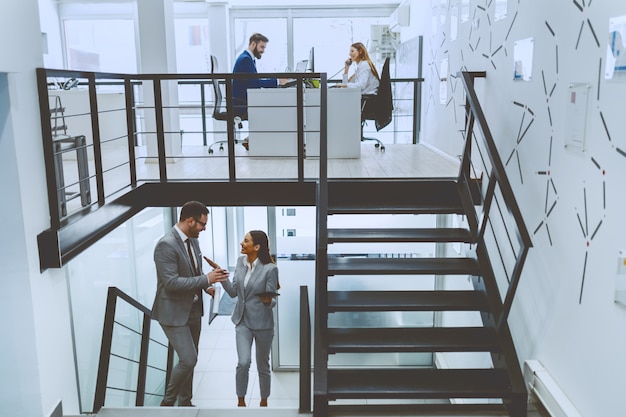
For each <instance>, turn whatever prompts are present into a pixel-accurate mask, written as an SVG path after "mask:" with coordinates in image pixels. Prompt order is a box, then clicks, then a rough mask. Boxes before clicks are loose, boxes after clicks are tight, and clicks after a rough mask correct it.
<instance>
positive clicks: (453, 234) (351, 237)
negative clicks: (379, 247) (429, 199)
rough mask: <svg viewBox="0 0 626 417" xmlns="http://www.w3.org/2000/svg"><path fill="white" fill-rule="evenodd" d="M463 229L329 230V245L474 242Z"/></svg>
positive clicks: (467, 231)
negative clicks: (351, 243) (345, 243)
mask: <svg viewBox="0 0 626 417" xmlns="http://www.w3.org/2000/svg"><path fill="white" fill-rule="evenodd" d="M472 241H473V240H472V236H471V234H470V232H469V230H467V229H463V228H445V229H444V228H440V229H437V228H425V229H328V243H343V242H466V243H470V242H472Z"/></svg>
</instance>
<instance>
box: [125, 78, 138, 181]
mask: <svg viewBox="0 0 626 417" xmlns="http://www.w3.org/2000/svg"><path fill="white" fill-rule="evenodd" d="M124 96H125V97H126V132H127V135H128V138H127V140H128V163H129V169H130V184H131V186H133V187H135V186H136V185H137V162H136V161H135V145H136V142H137V139H136V137H135V136H136V134H137V129H136V125H135V93H134V91H133V85H132V83H131V80H130V78H126V79H125V80H124Z"/></svg>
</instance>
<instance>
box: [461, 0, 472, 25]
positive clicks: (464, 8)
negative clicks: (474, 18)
mask: <svg viewBox="0 0 626 417" xmlns="http://www.w3.org/2000/svg"><path fill="white" fill-rule="evenodd" d="M469 17H470V2H469V0H461V23H464V22H467V21H469Z"/></svg>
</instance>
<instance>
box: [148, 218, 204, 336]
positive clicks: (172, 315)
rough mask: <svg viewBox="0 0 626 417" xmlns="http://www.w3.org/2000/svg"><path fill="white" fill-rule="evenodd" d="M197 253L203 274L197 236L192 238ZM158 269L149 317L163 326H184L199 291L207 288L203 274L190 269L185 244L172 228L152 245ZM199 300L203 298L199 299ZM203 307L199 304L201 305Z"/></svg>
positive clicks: (198, 263)
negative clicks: (197, 273)
mask: <svg viewBox="0 0 626 417" xmlns="http://www.w3.org/2000/svg"><path fill="white" fill-rule="evenodd" d="M191 245H192V246H193V249H194V252H195V254H196V259H195V261H196V265H198V266H199V268H200V273H201V274H202V261H201V259H202V254H201V253H200V245H199V244H198V239H191ZM154 263H155V265H156V271H157V280H158V281H157V291H156V296H155V297H154V304H153V305H152V318H153V319H154V320H158V322H159V323H160V324H163V325H166V326H183V325H185V324H186V323H187V319H188V318H189V312H190V311H191V306H192V303H193V296H194V294H196V293H197V292H198V290H201V289H205V288H208V287H209V282H208V279H207V276H206V275H196V274H195V273H194V272H193V267H192V265H191V260H190V259H189V255H188V252H187V246H186V244H185V243H184V242H183V241H182V239H181V238H180V235H179V234H178V232H177V231H176V229H174V228H173V227H172V229H171V230H170V231H169V232H167V233H166V234H165V235H164V236H163V237H162V238H161V239H160V240H159V241H158V242H157V244H156V247H155V248H154ZM198 302H199V303H202V297H200V299H199V300H198ZM200 307H201V308H202V307H203V306H202V304H200Z"/></svg>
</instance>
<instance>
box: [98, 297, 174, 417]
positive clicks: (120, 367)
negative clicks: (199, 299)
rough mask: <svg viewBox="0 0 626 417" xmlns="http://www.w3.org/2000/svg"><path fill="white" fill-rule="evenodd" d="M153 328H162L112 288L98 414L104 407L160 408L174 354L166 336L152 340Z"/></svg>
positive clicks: (105, 331)
mask: <svg viewBox="0 0 626 417" xmlns="http://www.w3.org/2000/svg"><path fill="white" fill-rule="evenodd" d="M152 326H158V324H156V322H154V321H152V320H151V311H150V310H149V309H148V308H146V307H145V306H143V305H141V304H140V303H139V302H137V301H136V300H134V299H133V298H131V297H130V296H128V295H127V294H125V293H124V292H122V291H121V290H119V289H118V288H116V287H109V291H108V296H107V306H106V312H105V316H104V326H103V332H102V345H101V349H100V362H99V366H98V376H97V382H96V393H95V397H94V405H93V410H92V411H93V412H94V413H97V412H98V410H100V408H102V407H104V406H107V407H133V406H157V405H159V403H160V402H161V400H162V398H163V394H164V392H165V386H166V381H167V376H168V370H169V369H171V364H172V361H173V354H172V352H171V349H170V348H168V343H167V340H166V339H165V338H164V336H162V334H161V337H160V338H158V339H157V338H154V337H151V334H152V333H153V332H151V330H152ZM154 333H156V332H154ZM158 334H160V333H158Z"/></svg>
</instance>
